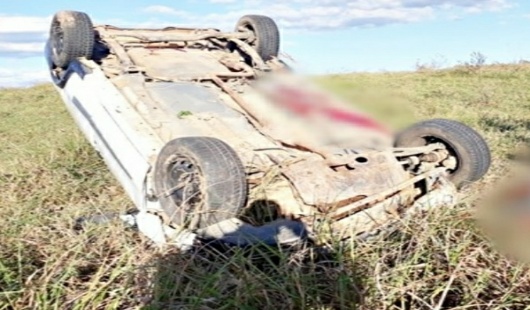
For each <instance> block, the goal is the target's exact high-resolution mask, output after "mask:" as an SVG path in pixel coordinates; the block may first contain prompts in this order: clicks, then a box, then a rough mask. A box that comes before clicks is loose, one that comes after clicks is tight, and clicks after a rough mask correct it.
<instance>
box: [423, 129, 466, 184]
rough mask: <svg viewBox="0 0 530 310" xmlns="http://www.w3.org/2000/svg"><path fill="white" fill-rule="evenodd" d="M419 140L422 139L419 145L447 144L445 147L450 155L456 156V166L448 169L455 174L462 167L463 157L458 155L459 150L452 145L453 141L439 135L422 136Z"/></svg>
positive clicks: (451, 173)
mask: <svg viewBox="0 0 530 310" xmlns="http://www.w3.org/2000/svg"><path fill="white" fill-rule="evenodd" d="M419 140H421V141H422V144H421V145H418V146H427V145H429V144H434V143H441V144H443V145H444V146H445V149H446V150H447V151H448V152H449V156H453V157H455V158H456V167H455V168H454V169H447V171H448V172H449V174H450V175H454V174H455V173H457V172H458V170H459V168H460V167H461V161H462V158H461V156H459V155H458V152H457V151H456V149H455V148H454V147H453V146H452V145H451V143H449V142H447V141H445V140H443V139H440V138H438V137H434V136H422V137H420V138H419Z"/></svg>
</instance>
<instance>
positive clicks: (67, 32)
mask: <svg viewBox="0 0 530 310" xmlns="http://www.w3.org/2000/svg"><path fill="white" fill-rule="evenodd" d="M94 41H95V39H94V29H93V25H92V21H91V20H90V17H89V16H88V15H87V14H85V13H83V12H75V11H60V12H57V13H56V14H55V15H54V16H53V19H52V24H51V28H50V43H51V50H52V61H53V63H54V64H55V65H56V66H57V67H59V68H66V67H67V66H68V65H69V64H70V63H71V62H72V61H73V60H75V59H76V58H79V57H85V58H87V59H91V58H92V53H93V49H94Z"/></svg>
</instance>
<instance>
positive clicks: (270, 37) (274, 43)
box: [236, 15, 280, 61]
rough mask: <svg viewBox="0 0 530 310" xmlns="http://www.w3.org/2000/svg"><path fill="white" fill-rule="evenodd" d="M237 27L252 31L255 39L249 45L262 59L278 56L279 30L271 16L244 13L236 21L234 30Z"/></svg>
mask: <svg viewBox="0 0 530 310" xmlns="http://www.w3.org/2000/svg"><path fill="white" fill-rule="evenodd" d="M239 28H246V29H248V30H250V31H252V32H253V33H254V36H255V37H256V40H255V41H254V42H253V43H252V44H251V46H252V47H253V48H254V49H255V50H256V51H257V52H258V55H260V57H261V58H262V59H263V60H264V61H268V60H270V59H271V58H273V57H277V56H278V52H279V51H280V32H279V30H278V26H277V25H276V23H275V22H274V20H273V19H272V18H270V17H267V16H263V15H245V16H243V17H241V18H240V19H239V21H238V22H237V25H236V31H238V30H239Z"/></svg>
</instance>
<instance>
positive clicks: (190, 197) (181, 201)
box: [165, 155, 203, 213]
mask: <svg viewBox="0 0 530 310" xmlns="http://www.w3.org/2000/svg"><path fill="white" fill-rule="evenodd" d="M166 172H167V179H166V182H165V183H166V190H165V192H166V195H167V196H169V197H171V200H172V201H173V203H174V204H175V205H176V206H177V207H179V209H180V210H182V211H184V212H186V213H190V212H193V211H195V210H196V209H198V207H199V206H200V204H201V203H202V201H203V197H202V196H203V195H202V192H201V182H200V180H201V178H200V170H199V167H198V166H197V165H196V164H195V163H194V162H193V161H192V160H190V159H189V158H187V157H186V156H181V155H178V156H175V157H174V158H172V159H171V160H170V161H169V164H168V165H167V170H166Z"/></svg>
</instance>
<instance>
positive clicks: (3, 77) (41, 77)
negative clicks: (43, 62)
mask: <svg viewBox="0 0 530 310" xmlns="http://www.w3.org/2000/svg"><path fill="white" fill-rule="evenodd" d="M49 81H50V78H49V73H48V72H47V71H46V70H43V69H40V70H16V69H7V68H0V87H2V88H4V87H28V86H32V85H35V84H38V83H44V82H49Z"/></svg>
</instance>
